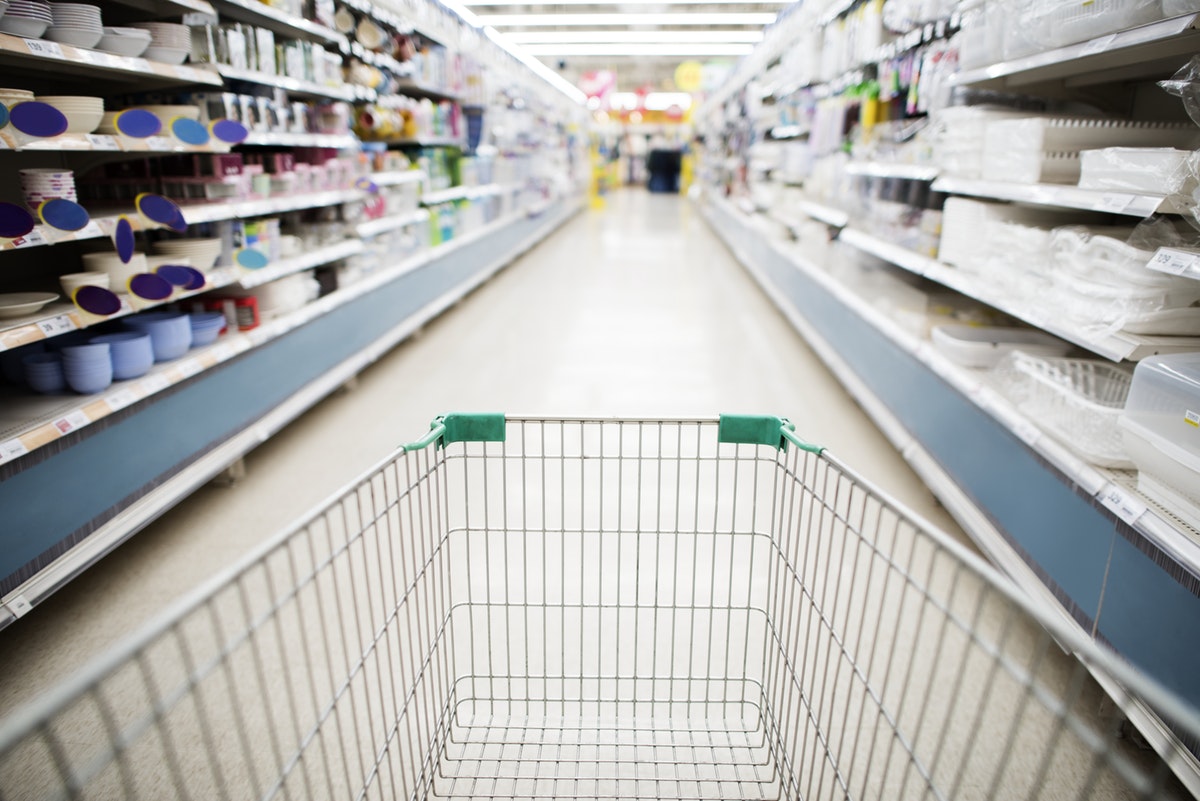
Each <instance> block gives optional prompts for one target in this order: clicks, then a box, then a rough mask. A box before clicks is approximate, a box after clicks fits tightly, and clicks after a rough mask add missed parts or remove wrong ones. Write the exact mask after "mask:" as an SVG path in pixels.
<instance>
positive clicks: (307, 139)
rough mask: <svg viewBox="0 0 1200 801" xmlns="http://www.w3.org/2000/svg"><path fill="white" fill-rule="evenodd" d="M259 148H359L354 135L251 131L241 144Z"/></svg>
mask: <svg viewBox="0 0 1200 801" xmlns="http://www.w3.org/2000/svg"><path fill="white" fill-rule="evenodd" d="M241 144H243V145H254V146H259V147H326V148H334V149H337V150H349V149H351V148H355V147H358V145H359V142H358V137H357V136H355V135H354V134H352V133H345V134H321V133H288V132H286V131H251V132H250V135H249V136H247V137H246V139H245V140H244V141H242V142H241Z"/></svg>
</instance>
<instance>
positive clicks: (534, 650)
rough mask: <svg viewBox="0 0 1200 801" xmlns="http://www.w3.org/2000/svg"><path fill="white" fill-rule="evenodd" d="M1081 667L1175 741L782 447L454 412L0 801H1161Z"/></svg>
mask: <svg viewBox="0 0 1200 801" xmlns="http://www.w3.org/2000/svg"><path fill="white" fill-rule="evenodd" d="M1063 648H1065V649H1067V650H1066V651H1064V650H1062V649H1063ZM1071 652H1074V653H1075V654H1078V655H1079V657H1080V658H1076V656H1073V655H1070V653H1071ZM1089 670H1092V671H1102V672H1103V673H1104V674H1105V675H1106V676H1115V678H1116V679H1117V680H1118V681H1119V682H1120V686H1122V687H1126V688H1130V689H1129V692H1131V693H1134V694H1135V695H1136V697H1137V698H1139V699H1141V701H1139V703H1141V702H1145V703H1148V704H1150V705H1152V706H1154V707H1156V708H1158V709H1166V710H1170V711H1171V721H1172V724H1173V725H1175V726H1177V727H1181V729H1182V730H1184V731H1187V732H1190V733H1195V732H1197V731H1198V730H1200V726H1198V725H1197V717H1196V715H1195V713H1194V710H1191V708H1190V707H1187V706H1186V705H1183V704H1181V703H1180V702H1178V701H1176V700H1175V699H1174V698H1173V697H1171V696H1170V695H1168V694H1167V693H1166V692H1164V691H1162V690H1161V689H1159V688H1158V687H1157V685H1154V684H1152V683H1150V682H1148V681H1146V680H1145V679H1143V678H1142V677H1140V676H1139V675H1138V674H1135V673H1134V672H1133V671H1132V670H1130V669H1129V668H1128V667H1127V666H1125V664H1124V663H1122V662H1119V661H1117V660H1115V659H1113V658H1112V657H1111V656H1110V655H1109V654H1108V653H1107V652H1102V651H1100V650H1099V649H1098V648H1097V647H1096V646H1095V645H1094V644H1093V643H1092V642H1091V641H1090V640H1087V639H1086V638H1085V637H1083V636H1082V634H1080V633H1078V632H1076V631H1075V630H1074V629H1070V628H1067V627H1065V624H1063V623H1061V621H1060V619H1059V618H1054V617H1051V616H1049V615H1047V614H1045V613H1043V612H1040V611H1039V610H1038V609H1037V608H1035V607H1034V606H1032V605H1031V604H1030V602H1029V601H1027V600H1025V599H1023V598H1022V597H1021V596H1019V595H1018V594H1017V593H1016V592H1014V590H1013V589H1012V588H1011V586H1010V585H1009V584H1008V583H1007V582H1006V581H1005V580H1004V579H1002V578H1001V577H999V576H998V575H997V574H995V573H994V572H993V571H992V570H991V569H989V568H988V567H987V566H986V565H984V564H983V563H981V562H980V561H979V560H978V559H977V558H976V557H974V556H973V555H972V554H971V553H969V552H967V551H966V550H965V549H964V548H963V547H961V546H960V545H958V544H957V543H956V542H954V541H953V540H951V539H950V538H949V537H948V536H946V535H945V534H942V533H941V532H938V531H936V530H934V529H932V528H930V527H929V526H927V525H926V524H924V523H922V522H921V521H919V520H917V519H915V518H913V517H912V516H911V515H909V514H908V513H907V512H905V510H903V509H902V508H900V507H899V506H897V505H896V504H895V503H894V502H892V501H890V500H889V499H888V498H887V497H886V496H884V495H882V494H880V493H879V492H877V491H876V490H874V489H872V488H871V486H870V485H869V484H868V483H866V482H865V481H864V480H863V479H862V478H861V477H860V476H858V475H857V474H855V473H854V472H852V471H851V470H850V469H849V468H847V467H845V466H844V465H842V464H840V463H839V462H838V461H837V460H835V459H833V458H832V457H830V456H828V455H827V454H824V453H822V452H821V450H820V449H818V448H813V447H811V446H806V445H804V444H803V443H801V442H800V441H799V440H798V439H796V437H795V436H794V434H792V432H791V428H790V426H789V425H788V424H787V423H786V422H785V421H781V420H780V419H778V418H741V417H726V418H722V419H721V421H719V422H718V421H716V420H705V421H695V420H692V421H686V420H677V421H662V420H658V421H633V420H581V419H575V420H544V419H529V418H507V419H505V418H504V417H502V416H489V415H473V416H462V415H451V416H448V417H446V418H444V419H442V420H441V421H440V422H439V423H438V424H437V425H436V427H435V428H434V429H433V431H431V432H430V434H429V436H427V437H426V438H425V439H424V440H422V441H421V442H419V443H415V444H414V445H411V446H407V448H406V449H405V450H404V451H403V452H401V453H398V454H397V455H395V456H394V457H392V458H389V459H388V460H386V461H385V462H383V463H381V464H380V465H378V466H377V467H376V468H375V469H373V470H371V471H370V472H369V473H368V474H366V475H365V476H364V477H363V478H362V479H361V480H359V481H358V482H356V483H355V484H353V485H352V486H350V487H349V488H348V489H346V490H345V491H344V492H342V493H340V494H338V495H337V496H336V497H334V498H332V499H330V500H329V501H328V502H327V503H325V504H323V505H322V506H321V508H319V509H318V511H316V512H314V513H312V514H311V515H309V516H308V517H307V518H305V519H304V521H303V522H302V523H301V524H300V525H298V526H296V527H295V528H293V529H291V530H289V531H287V532H284V533H283V534H281V535H280V537H279V538H278V539H276V540H275V541H274V542H271V543H269V544H268V545H267V546H264V547H263V548H261V549H259V550H258V551H257V552H255V553H253V554H251V555H250V556H248V557H247V558H246V559H245V560H244V561H243V562H242V563H241V564H240V565H238V566H237V567H235V568H233V569H231V570H230V571H229V572H228V573H227V574H226V575H223V576H220V577H218V578H217V579H215V580H214V581H213V582H212V583H211V584H210V585H209V586H208V587H207V588H205V589H203V590H201V591H199V592H197V593H196V594H195V595H194V596H192V597H190V598H188V599H186V600H185V601H183V602H181V603H180V604H179V605H178V606H177V607H176V608H174V609H172V610H169V611H168V612H167V613H166V614H165V615H164V617H163V619H162V620H161V621H159V622H158V623H157V624H156V625H154V626H152V627H150V628H149V629H147V630H146V631H145V632H143V633H142V634H140V635H138V636H136V637H135V638H133V639H132V640H131V641H130V642H128V643H126V644H125V645H123V646H121V647H120V648H117V649H116V650H114V651H113V652H112V653H111V654H109V655H107V656H106V657H105V658H104V659H103V660H102V661H101V662H99V663H97V664H95V665H93V666H92V667H91V668H89V669H88V670H86V671H85V672H84V673H83V674H81V675H80V676H78V677H77V678H76V679H75V680H73V681H72V682H70V683H68V684H67V685H64V686H63V687H61V688H60V689H58V690H57V691H55V692H54V693H52V694H51V695H50V696H48V697H47V698H45V699H43V700H42V701H40V702H39V703H37V704H35V705H34V706H32V707H30V708H28V709H26V710H24V711H22V712H20V713H19V714H17V715H15V716H13V717H12V718H11V719H10V720H8V721H6V722H5V725H4V728H3V731H0V797H3V798H5V799H22V801H24V799H29V798H43V797H49V798H59V797H71V798H85V799H99V798H146V799H163V798H175V797H178V798H197V799H199V798H203V799H213V798H222V799H227V798H228V799H234V798H236V799H242V798H255V799H274V798H289V799H299V798H322V799H336V798H346V799H432V798H438V799H449V798H453V799H516V798H522V799H533V798H554V799H583V798H589V799H601V798H622V799H633V798H647V799H649V798H654V799H798V798H812V799H816V798H821V799H826V798H828V799H834V798H836V799H845V798H855V799H857V798H887V799H908V798H914V799H915V798H928V797H934V798H982V797H987V798H1005V799H1007V798H1040V797H1047V798H1050V797H1053V798H1077V799H1095V798H1130V797H1164V795H1165V796H1170V795H1171V794H1172V793H1175V792H1177V791H1178V790H1179V787H1178V785H1176V784H1175V779H1174V777H1173V775H1172V768H1175V769H1177V770H1182V769H1183V768H1182V767H1181V766H1182V765H1185V764H1191V763H1189V762H1188V759H1190V757H1188V756H1187V755H1186V754H1185V753H1183V752H1182V751H1179V750H1174V749H1171V748H1164V749H1163V755H1162V757H1161V758H1160V757H1159V756H1157V755H1155V754H1150V753H1148V752H1137V751H1135V750H1131V749H1130V748H1129V746H1128V743H1127V742H1126V741H1124V740H1121V739H1119V738H1117V737H1116V736H1115V735H1114V734H1113V731H1112V728H1113V727H1112V725H1111V724H1112V721H1111V720H1108V719H1105V718H1104V717H1102V716H1101V715H1100V714H1099V712H1098V710H1099V708H1100V705H1101V700H1102V699H1103V698H1104V696H1103V693H1101V691H1100V690H1099V689H1098V686H1097V685H1096V684H1095V683H1094V682H1093V681H1092V678H1091V674H1090V673H1089ZM1135 695H1128V696H1122V697H1121V699H1120V700H1121V702H1131V701H1132V699H1133V698H1134V697H1135Z"/></svg>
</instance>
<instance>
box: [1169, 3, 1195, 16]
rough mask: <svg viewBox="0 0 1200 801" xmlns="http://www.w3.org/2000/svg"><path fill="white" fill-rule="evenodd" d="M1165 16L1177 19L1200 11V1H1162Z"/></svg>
mask: <svg viewBox="0 0 1200 801" xmlns="http://www.w3.org/2000/svg"><path fill="white" fill-rule="evenodd" d="M1162 8H1163V16H1164V17H1177V16H1179V15H1180V14H1190V13H1193V12H1196V11H1200V0H1162Z"/></svg>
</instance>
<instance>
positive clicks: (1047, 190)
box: [933, 176, 1183, 218]
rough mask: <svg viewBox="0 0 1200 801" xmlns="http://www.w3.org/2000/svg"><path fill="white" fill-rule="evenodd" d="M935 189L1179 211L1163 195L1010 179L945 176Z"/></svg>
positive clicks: (1146, 211)
mask: <svg viewBox="0 0 1200 801" xmlns="http://www.w3.org/2000/svg"><path fill="white" fill-rule="evenodd" d="M933 188H934V190H936V191H938V192H946V193H948V194H954V195H971V196H972V197H985V198H992V199H995V200H1012V201H1016V202H1018V203H1034V204H1037V205H1039V206H1059V207H1063V208H1069V209H1085V210H1087V211H1102V212H1107V213H1109V214H1122V215H1125V216H1129V217H1143V218H1144V217H1149V216H1150V215H1151V214H1160V213H1171V214H1178V213H1180V212H1182V211H1183V210H1182V209H1180V208H1179V207H1178V206H1177V205H1176V204H1175V203H1174V202H1173V201H1172V200H1171V199H1169V198H1167V197H1165V196H1163V195H1136V194H1132V193H1129V192H1109V191H1101V190H1096V189H1080V188H1079V187H1077V186H1066V185H1062V184H1019V183H1011V182H1008V181H984V180H982V179H975V178H955V177H950V176H944V177H941V178H938V179H937V180H936V181H934V183H933Z"/></svg>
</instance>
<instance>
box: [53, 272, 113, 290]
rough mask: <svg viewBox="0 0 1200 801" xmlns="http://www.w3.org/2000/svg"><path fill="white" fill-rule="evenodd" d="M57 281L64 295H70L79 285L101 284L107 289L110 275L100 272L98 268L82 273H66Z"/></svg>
mask: <svg viewBox="0 0 1200 801" xmlns="http://www.w3.org/2000/svg"><path fill="white" fill-rule="evenodd" d="M58 283H59V285H60V286H61V287H62V289H63V292H64V293H65V294H66V296H67V297H72V296H73V295H74V294H75V290H76V289H79V287H81V286H102V287H104V288H105V289H108V287H109V285H110V284H111V277H110V276H109V274H108V273H102V272H100V271H98V270H94V271H89V272H84V273H67V274H66V275H60V276H59V277H58Z"/></svg>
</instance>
